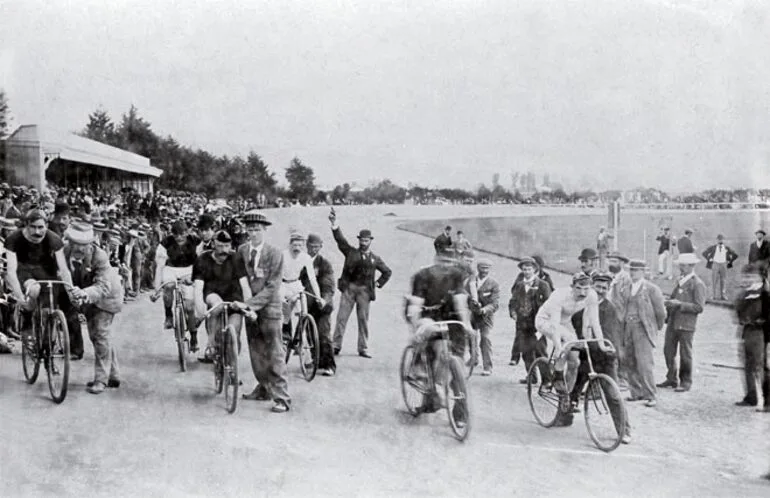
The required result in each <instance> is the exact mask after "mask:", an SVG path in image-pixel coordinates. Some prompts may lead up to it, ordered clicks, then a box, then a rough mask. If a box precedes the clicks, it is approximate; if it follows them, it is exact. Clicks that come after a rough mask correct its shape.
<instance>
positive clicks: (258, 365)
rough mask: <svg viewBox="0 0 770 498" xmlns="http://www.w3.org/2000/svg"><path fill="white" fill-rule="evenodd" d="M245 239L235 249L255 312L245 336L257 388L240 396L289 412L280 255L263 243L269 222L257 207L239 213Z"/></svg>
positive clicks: (275, 410)
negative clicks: (245, 276)
mask: <svg viewBox="0 0 770 498" xmlns="http://www.w3.org/2000/svg"><path fill="white" fill-rule="evenodd" d="M243 222H244V224H245V225H246V232H247V233H248V235H249V241H248V242H246V243H245V244H242V245H241V246H240V247H239V248H238V252H239V253H240V255H241V257H242V258H243V261H245V262H246V273H247V276H248V280H249V287H251V294H252V297H251V298H250V299H248V300H247V301H246V304H247V305H248V306H249V308H250V309H252V310H253V311H256V312H257V320H256V321H254V322H247V323H246V339H247V340H248V342H249V356H250V358H251V369H252V370H253V372H254V377H256V379H257V387H255V388H254V390H253V391H252V392H251V393H249V394H244V395H243V398H244V399H249V400H256V401H268V400H270V399H272V400H273V407H272V411H273V412H275V413H284V412H287V411H289V407H290V406H291V398H290V397H289V389H288V382H287V380H286V377H287V373H286V361H285V360H284V353H285V352H284V349H283V342H282V340H281V318H282V317H281V295H280V288H281V277H282V275H283V254H282V253H281V251H280V249H278V248H276V247H273V246H271V245H269V244H266V243H265V230H266V229H267V227H268V226H270V225H271V224H272V223H270V222H269V221H268V220H267V218H266V217H265V215H263V214H262V213H260V212H259V211H257V210H252V211H247V212H246V213H244V215H243Z"/></svg>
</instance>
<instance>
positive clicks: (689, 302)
mask: <svg viewBox="0 0 770 498" xmlns="http://www.w3.org/2000/svg"><path fill="white" fill-rule="evenodd" d="M671 299H678V300H679V301H681V302H682V304H681V306H679V307H677V308H671V309H670V310H669V314H668V328H669V329H673V330H687V331H690V332H693V331H695V322H696V321H697V319H698V315H699V314H701V313H702V312H703V308H704V307H705V306H706V284H704V283H703V280H701V279H700V277H699V276H697V275H693V276H692V278H690V279H689V280H688V281H687V282H685V283H684V285H682V286H680V285H679V282H678V281H677V283H676V284H675V285H674V289H673V290H672V291H671Z"/></svg>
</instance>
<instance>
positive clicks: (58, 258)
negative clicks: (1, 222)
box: [5, 209, 83, 360]
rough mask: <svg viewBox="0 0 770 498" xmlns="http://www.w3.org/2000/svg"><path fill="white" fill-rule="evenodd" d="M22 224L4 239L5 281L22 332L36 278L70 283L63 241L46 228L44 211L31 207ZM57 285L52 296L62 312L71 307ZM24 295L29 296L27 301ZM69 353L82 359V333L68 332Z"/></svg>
mask: <svg viewBox="0 0 770 498" xmlns="http://www.w3.org/2000/svg"><path fill="white" fill-rule="evenodd" d="M23 222H24V227H23V228H21V229H19V230H16V231H15V232H13V233H12V234H11V235H9V236H8V238H7V239H6V241H5V249H6V253H5V257H6V260H7V264H8V272H7V274H6V283H7V284H8V287H10V289H11V295H12V296H13V298H14V299H15V300H16V301H17V302H19V303H22V310H23V311H22V327H21V328H22V330H21V331H20V332H21V333H22V335H24V334H25V333H28V329H29V327H30V326H31V316H32V310H34V309H35V307H37V298H38V296H39V295H40V290H41V289H40V284H38V283H37V281H38V280H62V281H64V282H67V283H68V284H72V276H71V275H70V271H69V269H68V267H67V262H66V260H65V258H64V243H63V242H62V240H61V238H60V237H59V236H58V235H56V234H55V233H53V232H52V231H50V230H48V228H47V226H46V221H45V214H44V213H43V211H41V210H39V209H31V210H29V211H27V213H26V214H25V215H24V219H23ZM61 290H62V289H61V288H57V289H54V296H55V298H56V302H57V303H58V305H59V307H60V308H61V309H62V311H64V312H65V314H66V313H67V312H68V311H69V308H70V306H71V304H70V302H69V299H67V295H66V293H64V292H61ZM25 293H26V296H27V297H28V298H29V300H27V299H26V298H25ZM70 354H71V356H72V359H73V360H80V359H82V358H83V336H82V335H80V334H78V333H77V332H76V331H70Z"/></svg>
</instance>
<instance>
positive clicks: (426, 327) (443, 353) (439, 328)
mask: <svg viewBox="0 0 770 498" xmlns="http://www.w3.org/2000/svg"><path fill="white" fill-rule="evenodd" d="M450 325H459V326H461V327H462V328H463V331H464V332H465V338H464V339H463V340H468V338H469V337H473V331H472V330H468V329H467V328H466V327H465V324H464V323H463V322H461V321H459V320H442V321H438V322H429V323H425V324H423V325H421V326H420V327H418V328H417V330H415V333H414V334H415V335H423V334H426V333H427V332H430V333H431V334H430V336H429V337H428V339H426V340H423V341H421V342H420V343H419V344H417V345H415V353H416V354H415V356H414V358H415V359H416V358H417V357H422V356H423V355H424V354H425V352H426V349H427V348H428V345H429V344H430V343H432V342H435V341H438V342H439V351H438V357H437V358H436V360H437V361H438V365H439V366H443V365H445V364H446V363H447V360H448V358H449V326H450ZM436 332H440V333H441V336H440V337H434V336H433V334H435V333H436ZM412 361H413V362H414V359H413V360H412ZM413 364H414V363H413ZM426 367H427V368H426V370H427V372H428V387H429V388H431V386H435V372H433V365H431V364H427V362H426Z"/></svg>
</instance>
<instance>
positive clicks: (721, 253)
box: [714, 244, 727, 263]
mask: <svg viewBox="0 0 770 498" xmlns="http://www.w3.org/2000/svg"><path fill="white" fill-rule="evenodd" d="M714 263H727V248H726V247H725V246H724V245H721V246H720V245H719V244H717V247H716V249H715V250H714Z"/></svg>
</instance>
